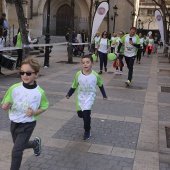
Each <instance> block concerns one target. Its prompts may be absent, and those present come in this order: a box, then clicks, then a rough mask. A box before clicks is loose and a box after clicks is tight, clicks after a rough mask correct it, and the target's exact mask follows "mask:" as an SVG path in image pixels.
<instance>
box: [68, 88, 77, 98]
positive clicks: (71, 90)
mask: <svg viewBox="0 0 170 170" xmlns="http://www.w3.org/2000/svg"><path fill="white" fill-rule="evenodd" d="M75 90H76V89H75V88H72V87H71V88H70V90H69V91H68V93H67V95H66V98H67V99H69V98H70V96H72V94H73V93H74V92H75Z"/></svg>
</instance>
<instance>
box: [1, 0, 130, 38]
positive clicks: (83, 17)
mask: <svg viewBox="0 0 170 170" xmlns="http://www.w3.org/2000/svg"><path fill="white" fill-rule="evenodd" d="M47 1H48V0H22V3H23V9H24V12H25V17H26V18H27V23H28V25H29V30H30V33H31V37H39V36H41V35H43V34H45V32H46V30H45V28H46V20H47ZM90 1H91V0H75V8H74V9H75V10H74V11H75V14H74V28H75V30H76V31H79V30H82V29H84V30H85V31H86V32H88V22H89V20H88V17H89V10H90ZM100 1H102V0H99V2H100ZM95 2H96V1H95V0H94V5H93V12H92V13H93V14H94V12H95ZM115 5H116V6H117V7H118V10H117V14H118V15H116V17H115V26H114V19H113V18H114V12H113V7H114V6H115ZM70 9H71V0H57V1H56V0H51V7H50V34H51V35H60V36H61V35H64V34H65V32H66V30H67V27H68V25H69V19H70V15H71V13H70V12H71V10H70ZM0 12H5V13H6V14H7V19H8V22H9V26H10V28H11V29H12V28H14V32H16V31H17V29H18V19H17V15H16V10H15V5H14V4H13V3H12V0H1V2H0ZM132 12H133V0H110V5H109V32H110V33H112V32H113V26H114V27H115V32H118V31H120V30H122V31H125V32H128V31H129V28H130V27H131V26H132V22H133V18H132ZM104 30H107V19H106V18H105V19H104V21H103V22H102V25H101V27H100V28H99V31H100V32H102V31H104ZM12 32H13V31H12Z"/></svg>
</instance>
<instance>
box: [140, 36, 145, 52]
mask: <svg viewBox="0 0 170 170" xmlns="http://www.w3.org/2000/svg"><path fill="white" fill-rule="evenodd" d="M143 43H144V38H143V37H142V38H140V48H141V49H143Z"/></svg>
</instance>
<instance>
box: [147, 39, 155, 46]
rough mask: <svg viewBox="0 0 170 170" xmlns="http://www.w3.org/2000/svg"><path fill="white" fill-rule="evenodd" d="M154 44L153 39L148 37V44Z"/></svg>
mask: <svg viewBox="0 0 170 170" xmlns="http://www.w3.org/2000/svg"><path fill="white" fill-rule="evenodd" d="M153 44H154V39H151V38H149V39H148V46H153Z"/></svg>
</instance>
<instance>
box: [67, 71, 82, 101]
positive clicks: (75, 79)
mask: <svg viewBox="0 0 170 170" xmlns="http://www.w3.org/2000/svg"><path fill="white" fill-rule="evenodd" d="M80 74H81V71H79V72H77V73H76V76H75V78H74V82H73V84H72V86H71V88H70V90H69V91H68V93H67V95H66V98H67V99H69V98H70V96H71V95H72V94H73V93H74V92H75V90H76V88H77V87H78V76H79V75H80Z"/></svg>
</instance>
